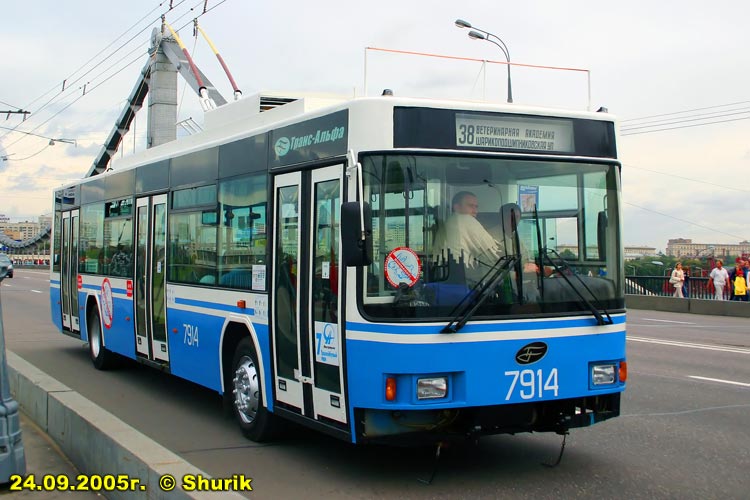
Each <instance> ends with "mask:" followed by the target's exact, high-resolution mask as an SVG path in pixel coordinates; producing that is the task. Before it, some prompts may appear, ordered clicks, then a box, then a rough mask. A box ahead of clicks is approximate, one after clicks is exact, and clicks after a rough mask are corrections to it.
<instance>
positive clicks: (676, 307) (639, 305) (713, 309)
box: [625, 295, 750, 318]
mask: <svg viewBox="0 0 750 500" xmlns="http://www.w3.org/2000/svg"><path fill="white" fill-rule="evenodd" d="M625 307H627V308H628V309H646V310H649V311H665V312H675V313H690V314H704V315H709V316H732V317H735V318H750V305H748V303H746V302H735V301H729V300H707V299H678V298H676V297H657V296H646V295H625Z"/></svg>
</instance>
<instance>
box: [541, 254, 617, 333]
mask: <svg viewBox="0 0 750 500" xmlns="http://www.w3.org/2000/svg"><path fill="white" fill-rule="evenodd" d="M541 253H542V256H543V257H546V258H547V260H548V261H549V263H550V264H552V267H554V268H555V271H556V272H557V274H559V275H560V276H561V277H562V278H563V279H564V280H565V282H566V283H567V284H568V285H570V288H571V289H572V290H573V291H574V292H575V293H576V295H578V297H579V298H580V299H581V301H582V302H583V303H584V304H586V307H588V309H589V310H590V311H591V314H593V315H594V317H595V318H596V322H597V324H598V325H612V324H614V321H613V320H612V317H611V316H610V315H609V312H608V311H607V310H606V309H605V308H604V307H600V308H601V310H602V311H604V314H605V315H606V316H607V319H606V320H605V319H604V317H603V316H602V314H601V313H600V312H599V309H600V308H597V307H596V306H595V305H594V304H592V303H591V302H590V301H589V300H588V299H587V298H586V297H584V296H583V294H582V293H581V291H580V290H579V289H578V288H576V286H575V285H574V284H573V282H572V281H570V279H569V278H568V275H566V274H565V273H564V272H562V270H561V269H560V266H558V265H557V264H556V263H555V261H553V260H552V258H551V257H550V256H549V254H554V255H555V256H556V257H557V258H558V259H560V262H562V263H563V265H564V266H565V269H567V270H569V271H570V274H572V275H573V276H575V277H576V279H577V280H578V282H579V283H580V284H581V286H582V287H583V288H584V289H586V291H587V292H589V294H591V296H592V297H593V298H594V300H595V301H596V302H597V304H598V305H599V306H601V305H602V304H601V302H599V299H598V298H597V296H596V294H594V292H592V291H591V289H590V288H589V287H588V286H586V283H585V282H584V281H583V280H582V279H581V277H580V276H579V275H577V274H576V273H575V271H573V269H572V268H571V267H570V265H569V264H568V261H566V260H565V259H564V258H563V257H562V256H561V255H560V254H559V253H557V251H556V250H553V249H551V248H543V249H542V250H541ZM542 269H543V268H542Z"/></svg>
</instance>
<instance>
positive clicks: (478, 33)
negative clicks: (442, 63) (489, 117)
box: [455, 19, 513, 104]
mask: <svg viewBox="0 0 750 500" xmlns="http://www.w3.org/2000/svg"><path fill="white" fill-rule="evenodd" d="M455 25H456V27H458V28H461V29H463V28H473V29H472V30H471V31H469V38H471V39H472V40H486V41H488V42H490V43H494V44H495V45H497V46H498V47H499V48H500V50H501V51H502V52H503V55H504V56H505V60H506V61H508V64H507V66H508V102H509V103H511V104H512V103H513V90H512V89H511V86H510V51H509V50H508V46H507V45H505V42H503V40H502V39H501V38H500V37H499V36H497V35H495V34H493V33H490V32H489V31H484V30H482V29H479V28H477V27H476V26H472V25H471V23H470V22H468V21H464V20H463V19H456V21H455ZM490 37H492V38H495V39H496V40H497V42H496V41H495V40H492V38H490Z"/></svg>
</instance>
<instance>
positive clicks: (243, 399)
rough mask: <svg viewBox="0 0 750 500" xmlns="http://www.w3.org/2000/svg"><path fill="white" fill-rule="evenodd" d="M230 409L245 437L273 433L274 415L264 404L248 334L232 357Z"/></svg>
mask: <svg viewBox="0 0 750 500" xmlns="http://www.w3.org/2000/svg"><path fill="white" fill-rule="evenodd" d="M232 402H233V404H232V412H233V413H234V416H235V418H236V419H237V422H238V423H239V425H240V429H241V430H242V434H244V435H245V437H246V438H248V439H251V440H253V441H257V442H263V441H268V440H269V439H271V438H272V437H273V434H274V430H275V427H276V419H275V417H274V415H273V414H271V412H269V411H268V410H267V409H266V407H265V406H263V388H262V386H261V382H260V365H259V364H258V355H257V354H256V353H255V348H254V347H253V344H252V342H251V341H250V339H249V338H244V339H242V340H241V341H240V343H239V344H238V345H237V350H236V351H235V353H234V360H233V361H232Z"/></svg>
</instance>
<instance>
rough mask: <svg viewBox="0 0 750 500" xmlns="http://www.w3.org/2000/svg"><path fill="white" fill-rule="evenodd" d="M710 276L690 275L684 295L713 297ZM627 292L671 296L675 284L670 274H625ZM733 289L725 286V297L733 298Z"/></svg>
mask: <svg viewBox="0 0 750 500" xmlns="http://www.w3.org/2000/svg"><path fill="white" fill-rule="evenodd" d="M709 279H710V278H707V277H706V278H703V277H695V278H693V277H690V278H688V279H687V280H685V287H684V288H683V295H684V296H685V297H686V298H691V299H713V298H714V292H713V289H711V290H709V288H708V280H709ZM625 293H627V294H631V295H655V296H659V297H671V296H672V295H674V286H673V285H672V284H671V283H670V282H669V276H625ZM731 293H732V292H731V290H727V289H726V287H725V288H724V299H725V300H729V299H731V296H730V294H731Z"/></svg>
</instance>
